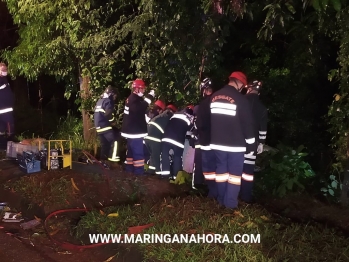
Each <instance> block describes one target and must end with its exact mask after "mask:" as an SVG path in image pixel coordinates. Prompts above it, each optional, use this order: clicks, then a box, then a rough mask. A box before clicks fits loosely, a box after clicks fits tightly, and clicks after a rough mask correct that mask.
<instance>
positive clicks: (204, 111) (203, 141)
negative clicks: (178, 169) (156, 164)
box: [195, 95, 211, 150]
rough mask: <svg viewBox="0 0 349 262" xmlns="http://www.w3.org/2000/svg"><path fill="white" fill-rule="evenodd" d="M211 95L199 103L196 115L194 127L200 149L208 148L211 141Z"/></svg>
mask: <svg viewBox="0 0 349 262" xmlns="http://www.w3.org/2000/svg"><path fill="white" fill-rule="evenodd" d="M210 103H211V95H209V96H206V97H205V98H204V99H203V100H202V101H201V102H200V104H199V109H198V111H197V115H196V122H195V124H196V128H197V134H198V139H199V145H200V148H201V149H202V150H209V149H210V143H211V110H210Z"/></svg>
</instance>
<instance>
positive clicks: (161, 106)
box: [154, 100, 166, 110]
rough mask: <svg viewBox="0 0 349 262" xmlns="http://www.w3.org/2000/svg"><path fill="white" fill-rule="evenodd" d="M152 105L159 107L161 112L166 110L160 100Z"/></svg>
mask: <svg viewBox="0 0 349 262" xmlns="http://www.w3.org/2000/svg"><path fill="white" fill-rule="evenodd" d="M154 104H155V105H157V106H158V107H160V108H161V109H162V110H165V108H166V106H165V103H164V102H162V101H161V100H157V101H156V102H155V103H154Z"/></svg>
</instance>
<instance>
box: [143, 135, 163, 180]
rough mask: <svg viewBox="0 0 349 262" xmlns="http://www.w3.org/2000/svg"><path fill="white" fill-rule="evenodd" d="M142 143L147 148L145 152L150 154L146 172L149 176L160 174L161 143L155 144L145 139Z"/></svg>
mask: <svg viewBox="0 0 349 262" xmlns="http://www.w3.org/2000/svg"><path fill="white" fill-rule="evenodd" d="M144 141H145V144H146V146H147V150H148V151H149V154H150V159H149V170H148V172H149V173H151V174H161V168H160V164H161V161H160V155H161V142H156V141H153V140H149V139H145V140H144Z"/></svg>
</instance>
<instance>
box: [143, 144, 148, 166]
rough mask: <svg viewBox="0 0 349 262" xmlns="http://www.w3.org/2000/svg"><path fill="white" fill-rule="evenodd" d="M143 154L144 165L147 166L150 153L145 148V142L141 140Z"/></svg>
mask: <svg viewBox="0 0 349 262" xmlns="http://www.w3.org/2000/svg"><path fill="white" fill-rule="evenodd" d="M143 152H144V163H147V164H149V160H150V152H149V149H148V147H147V146H146V142H145V140H143Z"/></svg>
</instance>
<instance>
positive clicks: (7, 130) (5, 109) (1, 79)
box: [0, 63, 14, 137]
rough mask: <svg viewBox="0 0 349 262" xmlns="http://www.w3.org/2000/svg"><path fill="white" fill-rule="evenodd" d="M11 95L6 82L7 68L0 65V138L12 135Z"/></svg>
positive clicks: (2, 64) (4, 65) (12, 100)
mask: <svg viewBox="0 0 349 262" xmlns="http://www.w3.org/2000/svg"><path fill="white" fill-rule="evenodd" d="M13 102H14V99H13V93H12V90H11V87H10V84H9V82H8V80H7V66H6V64H4V63H0V136H2V137H4V136H5V135H6V134H7V135H8V136H9V137H10V136H12V135H14V118H13Z"/></svg>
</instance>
